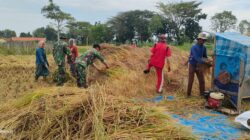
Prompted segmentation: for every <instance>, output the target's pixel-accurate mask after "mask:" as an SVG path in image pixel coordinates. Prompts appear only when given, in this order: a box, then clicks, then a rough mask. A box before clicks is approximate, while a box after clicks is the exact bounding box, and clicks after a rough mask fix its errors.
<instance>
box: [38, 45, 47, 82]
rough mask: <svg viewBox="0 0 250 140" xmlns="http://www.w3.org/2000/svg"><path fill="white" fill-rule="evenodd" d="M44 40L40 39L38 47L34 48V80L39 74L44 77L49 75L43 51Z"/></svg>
mask: <svg viewBox="0 0 250 140" xmlns="http://www.w3.org/2000/svg"><path fill="white" fill-rule="evenodd" d="M44 47H45V42H44V41H40V42H39V47H38V48H37V49H36V72H35V80H36V81H37V80H38V78H39V77H40V76H43V77H44V79H46V77H47V76H48V75H49V70H48V67H49V63H48V60H47V56H46V52H45V49H44Z"/></svg>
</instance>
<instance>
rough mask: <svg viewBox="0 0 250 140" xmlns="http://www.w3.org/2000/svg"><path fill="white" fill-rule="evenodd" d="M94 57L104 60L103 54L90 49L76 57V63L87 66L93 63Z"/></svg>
mask: <svg viewBox="0 0 250 140" xmlns="http://www.w3.org/2000/svg"><path fill="white" fill-rule="evenodd" d="M96 58H97V59H99V60H100V61H102V62H103V61H104V58H103V56H102V55H101V54H100V53H99V52H98V51H97V50H96V49H91V50H88V51H86V52H85V53H83V54H82V55H80V56H79V57H78V58H76V64H80V65H82V66H83V67H87V66H89V65H91V64H93V63H94V60H95V59H96Z"/></svg>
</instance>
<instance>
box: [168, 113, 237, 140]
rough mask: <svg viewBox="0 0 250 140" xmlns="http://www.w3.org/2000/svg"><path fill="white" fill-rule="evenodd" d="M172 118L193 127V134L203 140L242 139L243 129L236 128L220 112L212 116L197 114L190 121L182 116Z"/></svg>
mask: <svg viewBox="0 0 250 140" xmlns="http://www.w3.org/2000/svg"><path fill="white" fill-rule="evenodd" d="M172 117H173V118H175V119H177V120H178V121H179V122H180V123H181V124H182V125H185V126H188V127H192V130H193V134H195V135H197V136H198V137H199V138H200V139H201V140H233V139H238V138H239V137H240V131H241V128H238V127H236V126H234V124H233V123H232V122H231V121H230V120H229V119H228V117H227V116H225V115H223V114H221V113H218V112H211V116H204V115H202V114H199V113H195V114H192V117H191V118H189V119H186V118H184V117H181V116H180V115H172Z"/></svg>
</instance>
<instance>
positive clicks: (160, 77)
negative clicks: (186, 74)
mask: <svg viewBox="0 0 250 140" xmlns="http://www.w3.org/2000/svg"><path fill="white" fill-rule="evenodd" d="M151 53H152V54H151V57H150V59H149V63H148V66H147V69H146V70H144V73H145V74H147V73H149V72H150V69H151V68H152V67H154V68H155V70H156V75H157V84H156V89H157V93H162V87H163V82H164V74H163V68H164V65H165V59H166V58H167V63H168V72H170V71H171V68H170V61H169V59H168V58H169V57H170V56H171V50H170V48H169V47H168V46H167V43H166V36H165V35H164V34H162V35H160V36H159V42H158V43H157V44H155V45H154V47H153V48H152V49H151Z"/></svg>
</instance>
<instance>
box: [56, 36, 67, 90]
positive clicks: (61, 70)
mask: <svg viewBox="0 0 250 140" xmlns="http://www.w3.org/2000/svg"><path fill="white" fill-rule="evenodd" d="M66 42H67V38H66V37H61V38H60V41H59V42H56V43H55V44H54V48H53V57H54V60H55V62H56V64H57V66H58V74H57V77H56V81H57V86H63V84H64V82H65V78H66V68H65V56H66V55H68V56H70V55H71V52H70V49H69V48H68V44H67V43H66Z"/></svg>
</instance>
